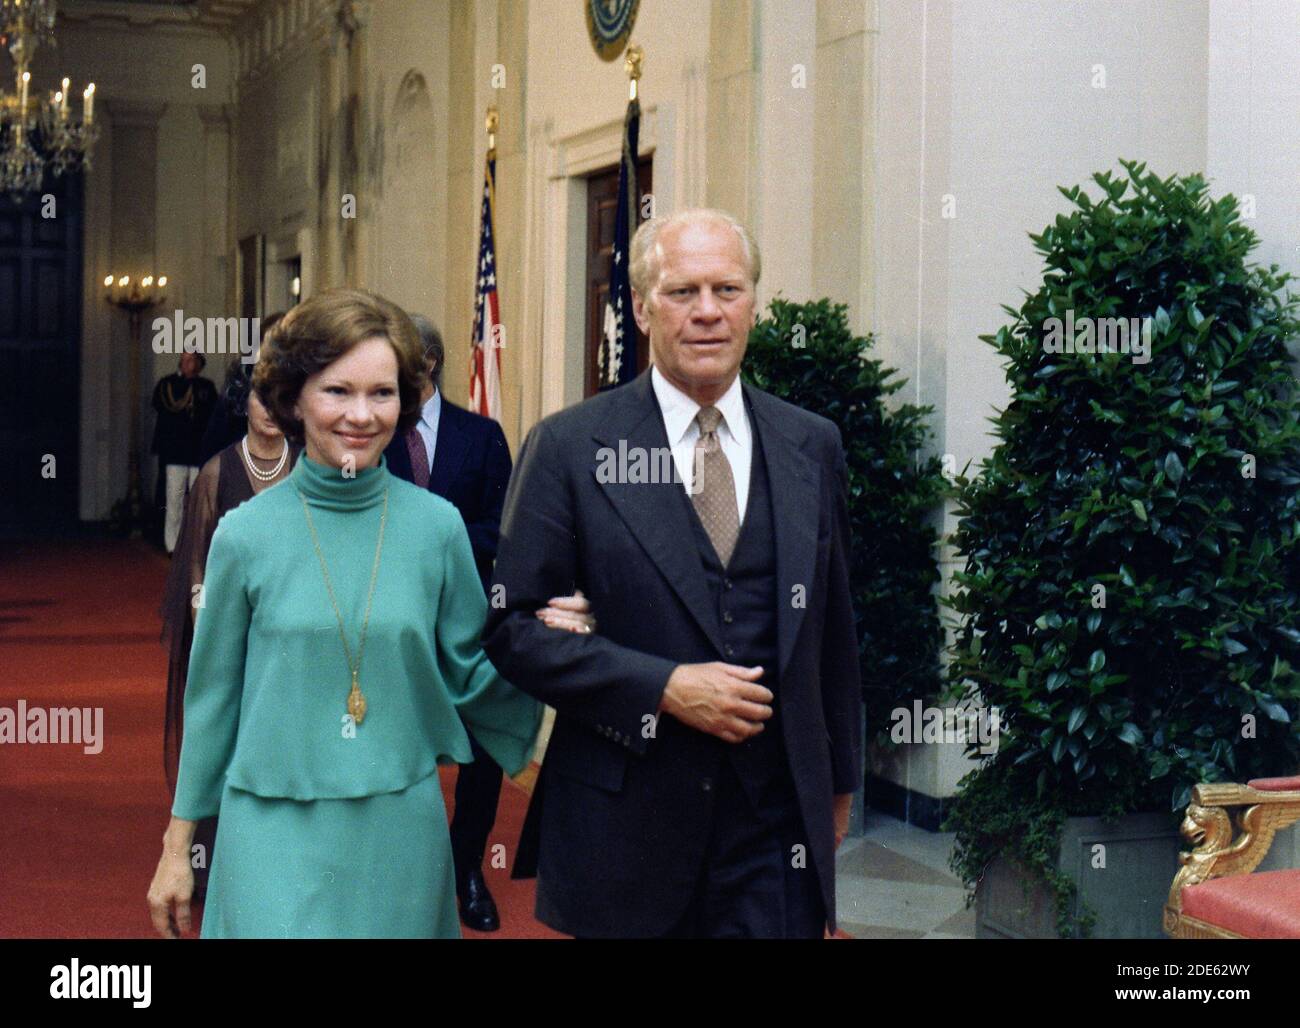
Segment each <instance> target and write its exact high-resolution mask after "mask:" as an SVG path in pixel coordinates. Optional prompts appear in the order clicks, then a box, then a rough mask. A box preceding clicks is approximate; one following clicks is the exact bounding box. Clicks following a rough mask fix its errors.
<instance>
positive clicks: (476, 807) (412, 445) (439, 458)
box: [384, 314, 510, 932]
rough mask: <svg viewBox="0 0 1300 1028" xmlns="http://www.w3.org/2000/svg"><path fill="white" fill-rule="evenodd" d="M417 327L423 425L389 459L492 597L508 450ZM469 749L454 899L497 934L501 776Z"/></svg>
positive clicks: (433, 333) (475, 922) (399, 439)
mask: <svg viewBox="0 0 1300 1028" xmlns="http://www.w3.org/2000/svg"><path fill="white" fill-rule="evenodd" d="M411 320H412V321H414V322H415V327H416V328H417V329H418V330H419V333H420V338H421V339H422V340H423V342H424V354H425V365H426V367H427V368H428V371H429V378H428V381H427V382H426V384H425V389H424V393H423V395H422V396H421V403H422V404H423V407H422V410H421V416H420V421H419V422H418V423H417V424H416V426H415V427H414V428H412V429H411V430H410V432H408V433H406V434H405V435H402V434H401V433H397V434H395V435H394V436H393V441H392V442H391V443H389V444H388V449H386V450H385V451H384V456H385V457H386V458H387V461H388V470H389V471H391V472H392V473H393V474H394V475H397V476H399V477H401V478H404V479H406V480H407V481H408V482H414V483H415V484H416V485H418V486H421V487H422V488H426V489H429V490H430V491H432V492H435V493H437V494H438V495H439V496H441V497H443V498H445V499H447V500H450V501H451V502H452V503H454V504H455V505H456V509H457V510H459V511H460V514H461V517H462V518H464V519H465V528H466V529H467V530H468V531H469V541H470V546H471V548H472V549H473V551H474V561H475V563H476V564H477V565H478V573H479V577H480V578H481V579H482V581H483V588H484V589H485V590H486V589H487V587H488V584H489V582H490V581H491V577H492V561H493V558H494V557H495V556H496V552H497V536H498V533H499V531H500V528H501V505H502V501H503V500H504V498H505V493H506V483H507V482H508V481H509V479H510V448H509V446H508V445H507V443H506V437H505V433H504V432H502V431H501V426H500V425H499V424H497V423H496V422H495V421H493V420H492V419H491V418H485V417H482V416H480V415H478V414H474V413H471V412H470V411H467V410H465V409H464V408H462V407H457V406H456V405H455V404H454V403H450V402H448V401H447V399H446V398H445V397H444V396H443V395H442V390H441V389H440V388H439V386H440V384H441V381H442V365H443V354H444V351H443V345H442V337H441V336H440V335H439V334H438V330H437V329H436V328H434V327H433V325H432V324H431V323H430V322H429V320H428V319H427V318H425V317H422V316H421V315H418V314H416V315H412V318H411ZM470 749H471V750H472V751H473V753H474V762H473V763H472V764H465V765H463V766H462V767H461V768H460V770H459V772H458V774H457V777H456V812H455V814H454V815H453V816H452V821H451V849H452V855H453V859H454V861H455V864H456V896H457V900H458V902H459V907H460V916H461V920H462V921H464V923H465V924H466V925H467V926H469V927H470V928H473V929H475V930H477V931H482V932H491V931H496V929H497V928H498V927H500V918H499V916H498V913H497V908H496V903H495V902H494V901H493V899H492V893H491V892H490V891H489V890H488V887H487V882H486V881H485V879H484V878H483V852H484V850H485V849H486V847H487V840H488V834H489V833H490V832H491V831H492V825H493V822H495V821H496V816H497V801H498V799H499V798H500V795H501V778H502V772H501V768H500V767H499V766H498V765H497V763H496V762H495V761H494V760H493V759H492V758H491V757H490V756H488V754H487V751H486V750H484V749H483V747H481V746H480V745H479V744H478V741H477V740H475V738H474V736H473V735H472V734H471V735H470Z"/></svg>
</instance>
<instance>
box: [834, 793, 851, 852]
mask: <svg viewBox="0 0 1300 1028" xmlns="http://www.w3.org/2000/svg"><path fill="white" fill-rule="evenodd" d="M852 809H853V793H851V792H846V793H844V795H842V796H835V797H833V798H832V799H831V812H832V813H833V814H834V815H835V848H836V849H839V848H840V843H842V842H843V841H844V837H845V836H846V835H848V834H849V812H850V811H851V810H852Z"/></svg>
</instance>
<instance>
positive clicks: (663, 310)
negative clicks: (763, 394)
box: [632, 221, 757, 402]
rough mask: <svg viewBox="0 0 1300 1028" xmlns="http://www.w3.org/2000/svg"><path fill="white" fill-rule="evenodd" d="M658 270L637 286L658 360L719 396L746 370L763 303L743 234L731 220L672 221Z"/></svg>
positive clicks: (690, 388)
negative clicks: (758, 302) (643, 287)
mask: <svg viewBox="0 0 1300 1028" xmlns="http://www.w3.org/2000/svg"><path fill="white" fill-rule="evenodd" d="M658 245H659V253H660V260H659V268H658V271H659V277H658V281H657V282H655V283H654V284H653V285H652V286H651V287H650V290H649V295H647V296H645V297H642V296H640V295H639V294H636V293H633V296H632V307H633V313H634V314H635V316H636V323H637V324H638V325H639V326H640V327H641V331H642V332H644V333H645V334H646V335H647V336H649V337H650V353H651V356H652V357H653V359H654V363H655V366H656V367H658V368H659V371H660V372H661V373H662V374H663V375H664V377H665V378H667V379H668V381H670V382H672V383H673V385H675V386H677V388H678V389H681V390H682V391H683V392H684V393H686V394H687V395H689V396H692V397H695V396H696V394H697V393H699V394H702V395H703V396H705V397H706V398H707V400H708V402H712V400H714V399H716V398H717V397H718V396H721V395H722V393H723V392H725V391H726V389H727V387H728V386H730V385H731V383H732V380H733V379H735V377H736V375H737V374H738V373H739V371H740V362H741V361H742V360H743V359H744V357H745V348H746V347H747V346H748V345H749V330H750V329H751V328H753V327H754V322H755V319H756V317H757V309H756V307H755V302H754V286H753V283H752V282H751V281H750V279H749V270H748V268H747V267H746V264H745V251H744V248H743V247H742V246H741V242H740V238H739V237H738V236H737V235H736V233H735V232H734V231H733V230H732V229H731V228H730V227H729V226H727V225H723V224H716V223H714V222H708V221H705V222H698V223H694V224H686V225H670V226H668V227H667V228H665V229H664V230H663V231H662V232H660V234H659V240H658Z"/></svg>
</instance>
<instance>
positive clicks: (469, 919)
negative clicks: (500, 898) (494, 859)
mask: <svg viewBox="0 0 1300 1028" xmlns="http://www.w3.org/2000/svg"><path fill="white" fill-rule="evenodd" d="M456 902H457V906H458V907H459V908H460V920H461V923H462V924H464V925H465V927H466V928H472V929H474V931H476V932H495V931H496V930H497V929H498V928H500V927H501V918H500V917H499V916H498V914H497V905H496V903H495V902H493V900H492V893H490V892H488V887H487V882H485V881H484V880H483V872H482V870H481V869H479V868H477V867H476V868H474V870H473V871H471V872H470V873H469V875H468V877H467V878H466V879H465V881H464V882H463V883H462V884H461V885H460V886H459V887H458V888H457V889H456Z"/></svg>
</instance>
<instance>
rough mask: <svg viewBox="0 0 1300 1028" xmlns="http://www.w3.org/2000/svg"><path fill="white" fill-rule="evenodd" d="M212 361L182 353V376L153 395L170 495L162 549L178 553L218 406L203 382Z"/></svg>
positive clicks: (157, 444) (161, 383) (156, 441)
mask: <svg viewBox="0 0 1300 1028" xmlns="http://www.w3.org/2000/svg"><path fill="white" fill-rule="evenodd" d="M206 363H207V359H206V358H205V357H204V356H203V354H201V353H183V354H181V359H180V368H179V370H177V371H175V372H173V373H172V374H170V375H166V376H164V377H163V378H160V379H159V380H158V384H157V385H156V386H154V390H153V409H154V410H155V411H157V412H158V420H157V421H156V422H155V423H154V430H153V445H152V447H151V448H150V449H151V451H152V452H153V453H156V454H157V455H158V463H159V464H161V465H162V470H163V479H164V483H165V486H164V488H165V490H166V510H167V513H166V517H165V520H164V522H163V544H164V545H165V546H166V547H167V552H168V553H169V554H170V553H171V552H172V551H173V550H175V549H176V540H177V538H178V537H179V535H180V531H181V517H182V516H183V515H184V513H185V497H186V496H188V495H189V491H190V486H192V485H193V484H194V479H195V478H197V477H198V474H199V468H200V467H202V465H203V458H202V448H203V433H204V432H205V431H206V430H207V427H208V419H209V418H210V417H211V416H212V410H213V408H214V407H215V406H216V403H217V387H216V386H214V385H213V384H212V382H211V381H209V380H208V379H206V378H202V377H201V376H200V372H201V371H202V370H203V367H204V365H205V364H206Z"/></svg>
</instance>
